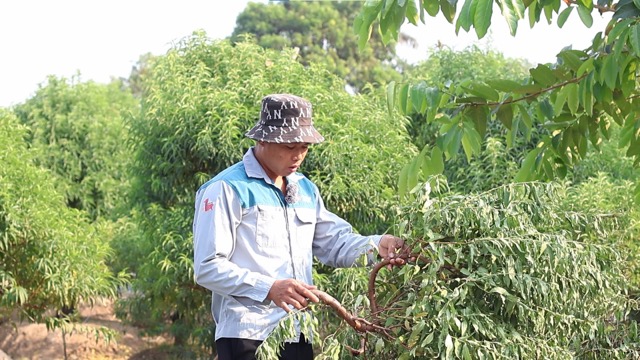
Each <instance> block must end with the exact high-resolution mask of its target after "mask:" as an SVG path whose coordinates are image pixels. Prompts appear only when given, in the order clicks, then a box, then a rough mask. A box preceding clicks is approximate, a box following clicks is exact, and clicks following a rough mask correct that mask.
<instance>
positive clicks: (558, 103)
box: [553, 86, 568, 114]
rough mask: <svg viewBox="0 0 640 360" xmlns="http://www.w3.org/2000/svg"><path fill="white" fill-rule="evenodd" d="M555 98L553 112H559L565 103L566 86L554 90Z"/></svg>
mask: <svg viewBox="0 0 640 360" xmlns="http://www.w3.org/2000/svg"><path fill="white" fill-rule="evenodd" d="M555 95H556V100H555V102H554V104H553V113H554V114H560V113H561V112H562V109H564V105H565V104H566V103H567V97H568V90H567V87H566V86H564V87H562V88H561V89H560V90H558V91H557V92H556V94H555Z"/></svg>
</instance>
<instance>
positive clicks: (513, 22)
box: [498, 0, 519, 36]
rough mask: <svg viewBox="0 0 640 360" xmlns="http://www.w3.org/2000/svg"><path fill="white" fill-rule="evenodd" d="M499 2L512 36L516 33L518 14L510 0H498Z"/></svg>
mask: <svg viewBox="0 0 640 360" xmlns="http://www.w3.org/2000/svg"><path fill="white" fill-rule="evenodd" d="M498 1H499V4H500V8H501V9H502V17H504V19H505V20H506V21H507V26H508V27H509V33H510V34H511V35H512V36H515V35H516V32H517V30H518V19H519V17H518V14H517V13H516V10H515V9H514V8H513V3H512V2H511V0H498Z"/></svg>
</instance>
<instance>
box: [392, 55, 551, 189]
mask: <svg viewBox="0 0 640 360" xmlns="http://www.w3.org/2000/svg"><path fill="white" fill-rule="evenodd" d="M528 65H529V64H528V63H527V62H526V61H524V60H521V59H508V58H505V57H504V56H503V55H502V54H501V53H499V52H497V51H494V50H491V49H487V50H482V49H480V48H479V47H477V46H471V47H468V48H465V49H463V50H461V51H453V50H451V49H449V48H447V47H446V46H444V45H442V46H439V47H436V48H434V49H433V50H432V52H431V53H430V54H429V57H428V58H427V59H426V60H424V61H421V62H419V63H417V64H416V65H415V66H414V67H412V68H409V69H407V71H405V72H404V73H403V78H404V79H406V81H410V82H411V83H413V84H416V85H415V87H416V88H419V87H422V88H424V87H427V88H432V89H433V88H435V87H437V86H438V84H449V83H460V84H464V83H470V82H478V81H490V80H491V79H495V78H505V79H509V80H512V81H522V79H524V78H526V76H527V74H528V71H527V69H528V68H527V66H528ZM454 111H455V110H453V111H449V112H447V114H449V115H450V116H453V115H454ZM408 116H409V119H410V125H409V127H408V130H409V134H410V136H411V138H412V140H413V143H414V144H415V145H416V146H417V147H418V148H419V149H423V148H425V146H427V147H429V148H431V147H433V146H437V144H439V143H440V142H442V140H443V136H442V134H440V128H439V124H438V123H437V122H436V121H427V119H426V115H425V114H423V113H421V112H412V113H411V114H409V115H408ZM483 131H484V135H483V137H482V138H481V139H479V141H480V142H481V149H480V152H479V153H478V154H477V157H476V158H466V157H463V156H457V157H455V158H452V159H450V160H449V162H448V163H447V166H446V167H444V174H445V175H446V177H447V179H448V181H449V184H450V186H451V188H452V189H453V190H457V191H460V192H475V191H483V190H488V189H491V188H494V187H496V186H499V185H502V184H506V183H508V182H509V181H511V179H513V176H515V174H516V173H517V169H518V164H519V163H520V162H521V161H522V159H523V155H522V153H523V152H525V149H532V148H534V147H535V145H536V142H537V140H538V138H539V135H538V134H537V133H536V130H535V129H534V130H531V131H530V132H529V134H528V136H526V137H514V136H513V135H514V132H511V131H509V130H508V128H507V127H505V125H503V124H502V123H499V122H493V123H490V124H488V126H487V128H486V129H483ZM416 180H417V179H416Z"/></svg>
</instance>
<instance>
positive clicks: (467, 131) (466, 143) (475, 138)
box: [462, 121, 482, 162]
mask: <svg viewBox="0 0 640 360" xmlns="http://www.w3.org/2000/svg"><path fill="white" fill-rule="evenodd" d="M481 147H482V138H481V137H480V134H478V131H476V129H475V127H474V126H473V124H472V123H471V122H468V121H465V122H464V127H463V134H462V148H463V150H464V153H465V155H466V156H467V161H469V162H471V158H472V157H473V155H477V154H479V153H480V149H481Z"/></svg>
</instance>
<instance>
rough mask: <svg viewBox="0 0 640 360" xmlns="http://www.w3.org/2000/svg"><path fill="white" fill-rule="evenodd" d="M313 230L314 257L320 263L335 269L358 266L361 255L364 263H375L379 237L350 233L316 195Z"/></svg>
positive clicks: (350, 230)
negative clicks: (364, 257) (365, 258)
mask: <svg viewBox="0 0 640 360" xmlns="http://www.w3.org/2000/svg"><path fill="white" fill-rule="evenodd" d="M316 194H317V204H316V231H315V235H314V239H313V254H314V255H315V256H316V257H317V258H318V260H319V261H320V262H322V263H323V264H326V265H329V266H334V267H352V266H357V265H358V263H357V262H356V261H357V260H358V258H360V257H361V256H362V255H365V254H366V255H367V264H368V265H369V264H371V263H373V262H374V261H375V258H376V255H377V249H378V246H379V244H380V239H381V238H382V235H370V236H363V235H360V234H357V233H355V232H354V231H353V228H352V226H351V224H349V223H348V222H347V221H346V220H344V219H342V218H341V217H339V216H338V215H336V214H334V213H332V212H331V211H329V210H327V208H326V207H325V206H324V201H323V200H322V197H320V195H319V194H318V192H317V188H316Z"/></svg>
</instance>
